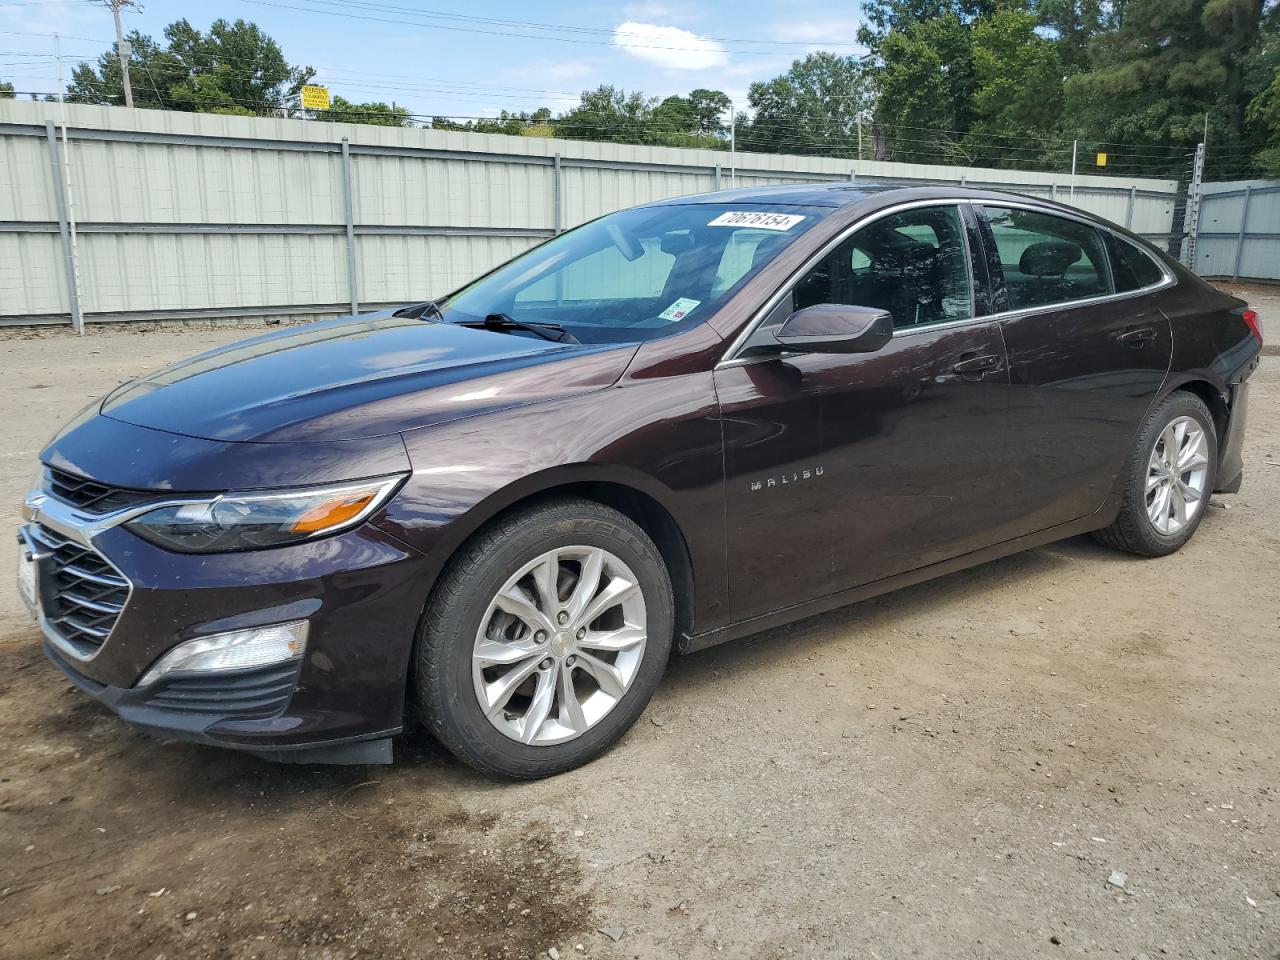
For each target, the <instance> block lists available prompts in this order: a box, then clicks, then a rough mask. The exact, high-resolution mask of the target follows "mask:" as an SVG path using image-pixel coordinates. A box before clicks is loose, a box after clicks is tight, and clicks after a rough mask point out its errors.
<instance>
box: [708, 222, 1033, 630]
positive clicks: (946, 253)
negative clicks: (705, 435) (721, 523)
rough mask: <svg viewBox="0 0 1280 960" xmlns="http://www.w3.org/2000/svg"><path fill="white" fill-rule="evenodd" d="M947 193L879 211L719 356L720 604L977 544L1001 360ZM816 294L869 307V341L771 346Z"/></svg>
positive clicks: (746, 610) (986, 511) (993, 459)
mask: <svg viewBox="0 0 1280 960" xmlns="http://www.w3.org/2000/svg"><path fill="white" fill-rule="evenodd" d="M968 249H969V245H968V242H967V237H966V233H965V227H964V223H963V221H962V219H961V217H960V214H959V211H958V210H957V209H956V208H955V207H953V206H933V207H916V208H910V209H907V210H903V211H899V212H897V213H890V214H888V215H886V216H882V217H880V218H879V219H876V220H875V221H873V222H872V223H870V224H869V225H867V226H865V227H863V228H861V229H859V230H858V231H857V232H856V233H854V234H853V235H851V236H850V237H849V238H847V239H846V240H844V241H842V242H841V243H840V244H838V245H837V247H836V248H834V250H833V251H831V252H830V253H828V254H827V255H825V256H823V257H822V258H820V260H819V262H818V263H817V264H815V265H814V267H813V268H812V269H811V270H810V271H809V272H808V273H807V274H805V275H804V276H803V277H802V278H801V279H800V280H799V281H798V282H797V283H796V284H795V285H794V286H793V287H792V288H791V290H789V291H788V292H787V293H786V294H785V295H784V296H783V298H782V300H781V301H780V302H779V304H778V305H777V306H776V307H775V308H774V309H773V310H772V311H771V313H770V315H769V316H768V317H767V318H766V319H765V321H764V323H763V324H762V326H761V328H760V329H759V330H758V331H756V332H755V333H754V334H753V336H752V337H751V338H750V339H749V340H748V341H747V343H746V344H745V345H744V347H743V348H742V350H741V351H740V353H739V354H738V356H737V357H734V358H730V359H729V360H728V361H727V362H725V363H722V364H721V366H720V367H719V368H718V369H717V370H716V374H715V381H716V391H717V395H718V398H719V402H720V408H721V417H722V423H723V431H724V443H725V474H726V484H727V489H726V508H727V521H728V522H727V538H728V543H727V549H728V557H729V570H730V603H731V607H732V613H733V617H734V619H735V620H745V619H750V618H752V617H756V616H760V615H762V614H766V613H769V612H771V611H773V610H778V609H782V608H785V607H788V606H793V605H795V604H798V603H802V602H804V601H806V600H810V599H814V598H817V597H821V596H824V595H826V594H830V593H834V592H836V591H838V590H842V589H845V588H848V587H852V586H856V585H858V584H862V583H867V582H870V581H873V580H878V579H881V578H883V577H888V576H892V575H893V574H895V573H902V572H905V571H907V570H911V569H914V568H916V567H919V566H924V565H926V564H929V563H932V562H935V561H937V560H941V559H945V558H947V557H951V556H956V555H959V554H962V553H966V552H969V551H970V550H974V549H977V548H979V547H981V546H985V545H986V544H987V543H988V542H989V540H988V537H989V531H990V529H991V528H992V526H993V525H996V524H997V523H998V521H999V519H1001V518H999V517H996V516H995V514H997V513H998V511H999V510H1000V509H1001V506H1000V505H1001V494H1002V492H1003V484H1002V479H1001V473H1002V465H1003V457H1004V427H1005V415H1006V405H1007V402H1008V390H1009V387H1008V374H1007V366H1006V362H1005V351H1004V345H1003V342H1002V340H1001V334H1000V328H999V323H998V322H996V321H984V320H974V319H972V316H973V284H972V280H971V276H972V267H973V262H972V259H971V258H970V256H969V254H968ZM817 303H848V304H852V305H859V306H869V307H879V308H881V309H885V310H888V311H889V312H890V313H891V314H892V315H893V317H894V327H895V332H894V338H893V340H892V341H891V342H890V343H889V344H888V345H887V346H885V347H884V348H883V349H881V350H880V351H878V352H876V353H871V354H817V353H806V354H799V353H790V354H778V353H777V352H776V347H774V346H773V345H772V337H773V333H772V331H773V330H775V329H776V328H777V326H778V325H780V324H781V323H782V322H783V321H784V320H785V319H786V317H787V316H789V315H790V313H791V312H792V311H793V310H796V309H800V308H803V307H806V306H812V305H814V304H817Z"/></svg>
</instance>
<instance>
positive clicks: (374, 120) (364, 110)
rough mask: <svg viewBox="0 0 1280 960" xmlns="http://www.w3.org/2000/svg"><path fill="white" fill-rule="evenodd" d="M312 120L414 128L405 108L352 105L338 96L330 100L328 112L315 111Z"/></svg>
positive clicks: (376, 103)
mask: <svg viewBox="0 0 1280 960" xmlns="http://www.w3.org/2000/svg"><path fill="white" fill-rule="evenodd" d="M312 119H314V120H323V121H328V122H331V123H370V124H373V125H374V126H378V127H411V126H413V121H412V120H410V118H409V111H408V110H406V109H405V108H404V107H397V106H389V105H388V104H385V103H380V102H375V103H352V102H351V101H350V100H347V99H346V98H344V97H340V96H337V95H335V96H334V97H333V98H332V99H331V100H330V102H329V109H328V110H317V111H315V112H314V115H313V117H312Z"/></svg>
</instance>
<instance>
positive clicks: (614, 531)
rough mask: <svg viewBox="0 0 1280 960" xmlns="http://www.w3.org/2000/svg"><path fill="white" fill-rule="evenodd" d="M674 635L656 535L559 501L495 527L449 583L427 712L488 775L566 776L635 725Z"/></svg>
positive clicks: (420, 683)
mask: <svg viewBox="0 0 1280 960" xmlns="http://www.w3.org/2000/svg"><path fill="white" fill-rule="evenodd" d="M673 630H674V601H673V598H672V592H671V581H670V578H669V576H668V573H667V569H666V566H665V565H664V563H663V561H662V556H661V554H660V553H659V552H658V548H657V547H656V546H655V545H654V543H653V541H652V540H651V539H650V538H649V537H648V535H646V534H645V532H644V531H643V530H641V529H640V527H638V526H637V525H636V524H635V523H633V522H632V521H631V520H630V519H629V518H627V517H626V516H624V515H623V514H621V513H619V512H618V511H616V510H613V509H612V508H610V507H606V506H604V505H603V504H599V503H596V502H594V501H590V500H583V499H578V498H564V499H557V500H551V501H545V502H543V503H539V504H536V505H534V506H531V507H527V508H524V509H521V510H517V511H516V512H513V513H511V514H509V515H507V516H505V517H502V518H499V519H498V520H496V521H494V522H493V523H491V524H490V525H489V526H487V527H485V528H483V529H482V530H481V531H480V532H479V533H477V534H476V535H475V536H474V537H473V538H472V539H471V540H470V541H468V542H467V543H466V544H465V545H464V546H463V547H462V549H461V550H460V551H459V553H458V555H457V556H456V557H454V559H453V560H452V561H451V562H450V564H449V566H448V568H447V569H446V570H445V572H444V573H443V574H442V576H441V580H440V583H439V584H438V586H437V588H436V590H435V591H434V592H433V594H432V597H431V600H430V602H429V603H428V607H427V610H426V613H425V615H424V617H423V620H422V624H421V626H420V628H419V633H418V641H417V647H416V653H415V656H416V664H415V667H416V669H415V671H414V683H415V686H416V694H417V698H416V699H417V706H418V711H419V714H420V716H421V718H422V721H423V723H424V724H425V725H426V726H427V728H428V729H429V730H430V731H431V732H432V733H433V734H434V735H435V736H436V738H437V739H438V740H439V741H440V742H441V743H442V744H444V746H445V747H447V748H448V749H449V750H450V751H451V752H452V753H454V754H455V755H456V756H457V757H459V758H460V759H462V760H463V761H465V762H466V763H468V764H470V765H471V766H473V767H475V768H476V769H477V770H479V771H481V772H482V773H487V774H492V775H500V776H507V777H517V778H522V779H533V778H537V777H545V776H550V775H552V774H556V773H561V772H563V771H565V770H570V769H572V768H574V767H577V766H580V765H582V764H584V763H587V762H588V761H590V760H592V759H594V758H595V757H597V756H598V755H599V754H601V753H602V752H603V751H604V750H606V749H608V747H610V746H611V745H612V744H613V743H615V742H616V741H617V740H618V739H619V738H620V737H621V736H622V735H623V734H624V733H625V732H626V731H627V730H628V729H629V728H630V727H631V725H632V724H633V723H635V721H636V719H637V718H638V717H639V716H640V714H641V712H642V711H643V710H644V708H645V705H646V704H647V703H648V702H649V699H650V697H652V696H653V692H654V690H656V689H657V686H658V682H659V680H660V679H661V678H662V674H663V672H664V670H665V668H666V663H667V658H668V657H669V655H670V652H671V643H672V634H673Z"/></svg>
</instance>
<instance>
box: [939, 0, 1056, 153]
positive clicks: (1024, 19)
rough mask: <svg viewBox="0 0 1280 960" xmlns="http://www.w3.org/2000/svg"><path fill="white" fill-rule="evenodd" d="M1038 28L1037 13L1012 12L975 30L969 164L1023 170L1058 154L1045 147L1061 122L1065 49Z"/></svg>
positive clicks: (964, 144)
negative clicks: (1019, 168) (1015, 167)
mask: <svg viewBox="0 0 1280 960" xmlns="http://www.w3.org/2000/svg"><path fill="white" fill-rule="evenodd" d="M1036 27H1037V21H1036V17H1035V15H1034V14H1032V13H1029V12H1027V11H1024V10H1016V9H1012V8H1010V9H1005V10H998V11H996V12H995V13H993V14H990V15H989V16H986V17H983V18H981V19H980V20H978V22H977V23H976V25H975V26H974V28H973V73H974V95H973V112H974V119H973V122H972V125H971V126H970V128H969V130H968V132H967V133H966V134H965V136H964V138H963V140H962V144H961V145H962V148H963V150H964V152H965V153H966V154H967V156H968V158H969V162H970V163H973V164H977V165H980V166H1021V165H1026V164H1028V163H1032V162H1038V161H1040V160H1043V159H1045V157H1046V154H1050V153H1052V152H1053V151H1052V149H1051V148H1050V149H1046V146H1047V145H1048V144H1049V140H1048V138H1050V137H1052V136H1053V135H1054V134H1055V133H1056V132H1057V129H1058V121H1059V119H1060V117H1061V110H1062V82H1063V74H1064V71H1065V66H1064V64H1063V62H1062V57H1061V55H1060V53H1059V51H1060V50H1061V49H1062V47H1063V45H1064V44H1063V43H1062V42H1055V41H1053V40H1050V39H1048V38H1046V37H1043V36H1041V35H1040V34H1039V33H1038V32H1037V29H1036ZM1036 137H1039V138H1045V139H1044V140H1041V141H1039V142H1037V141H1036V140H1034V139H1032V138H1036Z"/></svg>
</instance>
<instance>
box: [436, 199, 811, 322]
mask: <svg viewBox="0 0 1280 960" xmlns="http://www.w3.org/2000/svg"><path fill="white" fill-rule="evenodd" d="M830 212H831V211H830V208H822V207H817V208H815V207H784V206H775V205H760V204H745V203H738V204H722V203H716V204H712V203H706V204H704V203H696V204H682V205H674V206H666V207H642V208H639V209H635V210H623V211H621V212H619V213H613V214H610V215H609V216H606V217H601V218H600V219H599V220H593V221H592V222H591V223H587V224H583V225H582V226H580V227H578V228H576V229H574V230H570V231H568V232H567V233H563V234H561V235H560V236H558V237H555V238H553V239H551V240H548V241H547V242H546V243H543V244H541V245H540V246H537V247H534V248H533V249H532V250H530V251H529V252H528V253H526V254H524V255H523V256H520V257H517V258H516V259H514V260H512V261H511V262H510V263H507V264H505V265H503V266H501V267H499V268H498V269H497V270H495V271H494V272H493V273H491V274H489V275H488V276H486V277H482V278H481V279H479V280H477V281H475V282H474V283H472V284H470V285H469V286H466V287H464V288H462V290H460V291H458V292H457V293H456V294H454V295H453V296H451V297H449V298H448V300H447V301H445V302H444V303H443V304H441V311H440V317H441V319H443V320H445V321H446V322H449V323H481V322H484V321H485V319H486V318H493V319H492V320H491V326H490V329H503V330H506V331H509V332H512V333H515V334H518V335H520V336H530V335H535V334H532V333H531V332H530V331H527V330H521V329H519V328H518V327H517V326H515V325H514V324H511V323H509V322H508V323H505V324H503V323H502V322H501V321H502V320H506V321H517V322H518V323H520V324H554V325H556V326H558V327H560V328H562V329H563V330H564V331H565V332H566V333H568V334H570V335H571V336H572V337H573V338H574V339H575V340H578V341H580V342H582V343H630V342H635V341H640V340H652V339H655V338H657V337H663V336H667V335H668V334H671V333H676V332H679V331H681V330H685V329H688V328H689V327H691V326H694V325H696V324H699V323H701V322H702V321H703V320H705V319H706V318H708V317H710V316H711V315H712V314H713V313H714V312H715V311H716V309H717V308H718V307H719V306H720V304H721V303H723V302H724V301H725V300H727V299H728V298H729V297H730V296H731V295H732V294H733V293H734V292H735V291H737V289H738V288H739V287H740V286H741V285H742V284H743V283H745V282H746V281H747V280H748V279H749V278H750V277H751V276H752V275H754V274H755V273H756V271H757V270H759V269H760V268H761V267H762V266H763V265H764V264H766V263H768V262H769V261H770V260H771V259H773V258H774V257H775V256H777V254H778V252H779V251H781V250H782V249H783V248H784V247H786V246H787V245H788V244H790V243H791V242H792V241H794V240H795V238H796V237H798V236H800V235H801V234H802V233H804V232H805V231H806V230H808V229H810V228H811V227H812V226H813V225H814V224H815V223H817V222H818V220H820V219H821V218H822V217H823V216H825V215H826V214H828V213H830Z"/></svg>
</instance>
